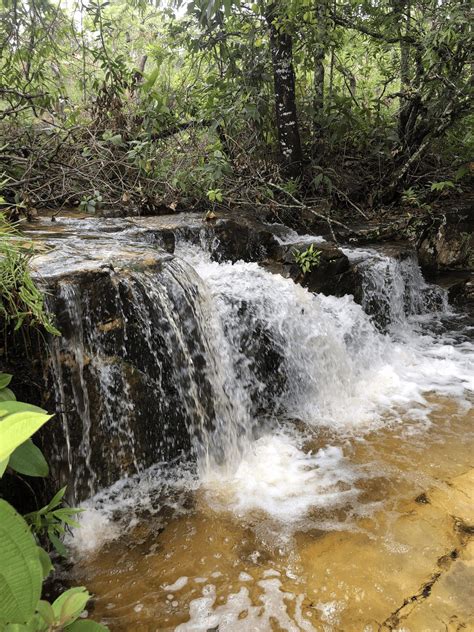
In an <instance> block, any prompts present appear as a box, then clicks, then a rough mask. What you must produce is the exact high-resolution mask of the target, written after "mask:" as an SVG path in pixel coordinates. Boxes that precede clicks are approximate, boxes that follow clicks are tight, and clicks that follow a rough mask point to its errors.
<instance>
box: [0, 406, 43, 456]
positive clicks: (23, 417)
mask: <svg viewBox="0 0 474 632" xmlns="http://www.w3.org/2000/svg"><path fill="white" fill-rule="evenodd" d="M52 416H53V415H45V414H43V413H34V412H23V413H14V414H13V415H8V417H6V418H5V419H4V420H3V421H2V422H1V423H0V461H3V460H4V459H6V458H7V457H8V456H10V454H11V453H12V452H14V451H15V450H16V448H17V447H18V446H19V445H21V444H22V443H23V442H24V441H26V440H27V439H29V438H30V437H31V435H33V434H34V433H35V432H36V431H37V430H39V429H40V428H41V426H43V425H44V424H45V423H46V422H47V421H48V419H51V417H52Z"/></svg>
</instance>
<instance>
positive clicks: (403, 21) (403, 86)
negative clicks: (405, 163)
mask: <svg viewBox="0 0 474 632" xmlns="http://www.w3.org/2000/svg"><path fill="white" fill-rule="evenodd" d="M393 11H394V14H395V18H396V21H397V35H398V37H399V38H400V92H401V93H402V94H407V93H408V92H409V91H410V88H411V75H410V45H409V44H408V43H407V42H406V41H403V40H402V37H403V36H405V35H408V32H409V30H410V20H411V16H410V11H411V7H410V1H409V0H408V1H407V0H393ZM403 25H405V28H403ZM411 110H412V103H411V101H410V100H409V99H407V98H406V97H404V96H401V97H400V110H399V115H398V137H399V139H400V142H401V144H402V146H403V147H404V148H408V147H409V146H410V131H409V129H408V121H409V119H410V114H411Z"/></svg>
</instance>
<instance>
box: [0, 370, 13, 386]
mask: <svg viewBox="0 0 474 632" xmlns="http://www.w3.org/2000/svg"><path fill="white" fill-rule="evenodd" d="M12 377H13V375H11V374H10V373H0V390H2V389H4V388H6V387H7V386H8V385H9V384H10V382H11V381H12Z"/></svg>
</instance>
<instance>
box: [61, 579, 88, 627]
mask: <svg viewBox="0 0 474 632" xmlns="http://www.w3.org/2000/svg"><path fill="white" fill-rule="evenodd" d="M89 599H90V595H89V593H88V592H87V590H86V589H85V587H84V586H76V587H75V588H70V589H69V590H66V592H64V593H63V594H62V595H60V596H59V597H58V598H57V599H56V601H55V602H54V603H53V610H54V614H55V616H56V618H57V619H58V621H59V623H60V625H67V624H68V623H72V622H73V621H74V620H75V619H77V617H78V616H79V615H80V614H81V612H83V610H84V608H85V607H86V604H87V602H88V601H89Z"/></svg>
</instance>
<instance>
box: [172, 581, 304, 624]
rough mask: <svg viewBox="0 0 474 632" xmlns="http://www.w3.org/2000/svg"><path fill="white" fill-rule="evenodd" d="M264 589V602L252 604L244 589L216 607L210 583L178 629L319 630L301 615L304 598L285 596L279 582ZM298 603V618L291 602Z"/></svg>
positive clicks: (268, 583)
mask: <svg viewBox="0 0 474 632" xmlns="http://www.w3.org/2000/svg"><path fill="white" fill-rule="evenodd" d="M258 585H259V587H260V588H261V589H263V594H262V595H261V597H260V603H259V604H258V605H255V604H253V603H252V601H251V599H250V596H249V591H248V589H247V588H246V587H244V586H243V587H242V588H241V589H240V590H239V591H238V592H236V593H231V594H230V595H229V596H228V598H227V602H226V603H224V604H221V605H217V606H216V588H215V586H214V585H212V584H210V585H207V586H205V587H204V589H203V593H202V594H203V596H202V597H199V598H197V599H193V600H192V601H191V602H190V604H189V615H190V619H189V621H187V622H186V623H181V624H180V625H178V627H177V628H176V631H177V632H206V630H209V629H212V628H217V627H218V628H219V629H220V630H225V631H226V632H267V631H268V630H271V629H273V625H274V623H277V624H278V625H279V627H280V628H281V629H283V630H287V631H288V632H301V630H306V631H307V632H313V631H314V630H315V628H314V627H313V626H312V625H311V623H310V622H309V621H308V620H307V619H305V617H304V616H303V614H302V612H301V604H302V602H303V599H302V598H301V597H303V598H304V596H303V595H298V597H297V598H296V600H295V595H294V594H292V593H285V592H284V591H283V590H282V585H281V582H280V581H279V580H278V579H264V580H261V581H259V582H258ZM289 601H295V615H294V617H291V616H290V614H289V612H288V602H289Z"/></svg>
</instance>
